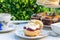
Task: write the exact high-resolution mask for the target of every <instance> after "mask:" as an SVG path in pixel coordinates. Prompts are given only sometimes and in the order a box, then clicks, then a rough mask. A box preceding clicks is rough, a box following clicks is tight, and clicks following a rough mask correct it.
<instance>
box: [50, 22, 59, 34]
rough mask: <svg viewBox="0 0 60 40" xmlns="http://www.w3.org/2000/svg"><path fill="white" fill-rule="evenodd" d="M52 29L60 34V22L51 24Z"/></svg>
mask: <svg viewBox="0 0 60 40" xmlns="http://www.w3.org/2000/svg"><path fill="white" fill-rule="evenodd" d="M51 29H52V31H54V32H55V33H57V34H60V22H59V23H54V24H51Z"/></svg>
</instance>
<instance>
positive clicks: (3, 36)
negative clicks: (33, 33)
mask: <svg viewBox="0 0 60 40" xmlns="http://www.w3.org/2000/svg"><path fill="white" fill-rule="evenodd" d="M23 25H24V24H22V25H21V24H20V25H18V26H17V27H16V29H17V30H22V28H23ZM44 30H46V32H49V31H50V30H49V29H48V28H47V29H46V28H45V29H44ZM0 40H27V39H22V38H20V37H18V36H16V34H15V31H12V32H8V33H0ZM39 40H60V37H52V36H47V37H45V38H42V39H39Z"/></svg>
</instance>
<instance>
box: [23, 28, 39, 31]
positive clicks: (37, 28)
mask: <svg viewBox="0 0 60 40" xmlns="http://www.w3.org/2000/svg"><path fill="white" fill-rule="evenodd" d="M24 29H26V30H29V31H35V30H40V28H36V29H35V30H33V29H31V28H26V27H24Z"/></svg>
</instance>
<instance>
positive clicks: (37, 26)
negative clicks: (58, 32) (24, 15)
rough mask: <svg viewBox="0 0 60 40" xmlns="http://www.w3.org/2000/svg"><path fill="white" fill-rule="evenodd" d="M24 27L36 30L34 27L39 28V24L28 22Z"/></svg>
mask: <svg viewBox="0 0 60 40" xmlns="http://www.w3.org/2000/svg"><path fill="white" fill-rule="evenodd" d="M25 27H26V28H31V29H33V30H36V28H40V25H39V24H37V25H36V24H34V23H28V24H27V25H26V26H25Z"/></svg>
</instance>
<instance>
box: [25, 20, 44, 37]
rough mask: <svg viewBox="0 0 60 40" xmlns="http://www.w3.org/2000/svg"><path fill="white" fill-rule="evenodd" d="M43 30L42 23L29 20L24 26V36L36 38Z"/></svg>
mask: <svg viewBox="0 0 60 40" xmlns="http://www.w3.org/2000/svg"><path fill="white" fill-rule="evenodd" d="M42 28H43V23H42V22H41V21H39V20H31V21H30V22H29V23H28V24H27V25H26V26H24V34H25V35H26V36H30V37H33V36H38V35H40V33H41V30H42Z"/></svg>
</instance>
